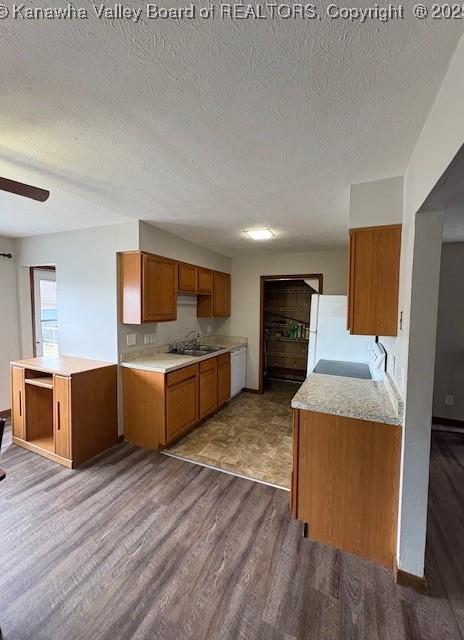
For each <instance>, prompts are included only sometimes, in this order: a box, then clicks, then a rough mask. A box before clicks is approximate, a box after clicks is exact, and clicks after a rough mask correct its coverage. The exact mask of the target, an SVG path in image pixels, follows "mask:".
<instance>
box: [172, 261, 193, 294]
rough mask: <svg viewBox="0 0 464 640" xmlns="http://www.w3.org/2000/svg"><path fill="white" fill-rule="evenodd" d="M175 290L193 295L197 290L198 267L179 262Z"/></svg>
mask: <svg viewBox="0 0 464 640" xmlns="http://www.w3.org/2000/svg"><path fill="white" fill-rule="evenodd" d="M177 288H178V290H179V291H183V292H186V293H195V292H196V291H197V290H198V267H195V266H194V265H193V264H186V263H185V262H179V263H178V265H177Z"/></svg>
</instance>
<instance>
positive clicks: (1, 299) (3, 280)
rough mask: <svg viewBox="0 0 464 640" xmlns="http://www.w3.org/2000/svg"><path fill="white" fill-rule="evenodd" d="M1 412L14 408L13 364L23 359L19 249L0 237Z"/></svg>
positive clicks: (10, 241) (11, 241) (9, 240)
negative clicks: (11, 382) (2, 256)
mask: <svg viewBox="0 0 464 640" xmlns="http://www.w3.org/2000/svg"><path fill="white" fill-rule="evenodd" d="M0 253H11V254H13V258H12V259H8V258H0V411H5V410H7V409H10V408H11V396H10V361H11V360H17V359H18V358H19V357H20V355H21V351H20V341H19V308H18V296H17V290H16V261H17V257H16V246H15V242H14V241H13V240H12V239H11V238H3V237H0Z"/></svg>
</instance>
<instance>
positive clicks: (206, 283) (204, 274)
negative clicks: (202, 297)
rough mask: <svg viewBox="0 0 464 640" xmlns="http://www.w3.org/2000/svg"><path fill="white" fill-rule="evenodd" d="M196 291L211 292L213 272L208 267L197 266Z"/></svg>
mask: <svg viewBox="0 0 464 640" xmlns="http://www.w3.org/2000/svg"><path fill="white" fill-rule="evenodd" d="M198 291H199V292H200V293H212V291H213V274H212V271H211V270H210V269H203V267H198Z"/></svg>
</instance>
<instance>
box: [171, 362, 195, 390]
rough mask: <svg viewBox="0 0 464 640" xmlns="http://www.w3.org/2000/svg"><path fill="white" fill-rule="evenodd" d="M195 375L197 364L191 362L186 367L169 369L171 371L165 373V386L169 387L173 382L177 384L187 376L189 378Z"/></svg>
mask: <svg viewBox="0 0 464 640" xmlns="http://www.w3.org/2000/svg"><path fill="white" fill-rule="evenodd" d="M196 375H198V365H197V364H191V365H189V366H188V367H182V368H181V369H176V370H175V371H171V373H167V374H166V386H168V387H170V386H171V385H173V384H177V383H178V382H181V381H182V380H186V379H187V378H191V377H192V376H196Z"/></svg>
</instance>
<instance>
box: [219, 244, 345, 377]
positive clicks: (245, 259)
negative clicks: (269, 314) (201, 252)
mask: <svg viewBox="0 0 464 640" xmlns="http://www.w3.org/2000/svg"><path fill="white" fill-rule="evenodd" d="M347 265H348V257H347V250H346V249H343V248H342V249H335V250H330V251H317V252H316V251H315V252H307V253H291V254H256V255H243V256H239V257H236V258H233V259H232V315H231V318H230V320H229V321H228V323H226V326H225V332H227V333H230V334H231V335H237V336H245V337H247V338H248V357H247V387H249V388H251V389H258V387H259V335H260V326H259V320H260V276H272V275H298V274H317V273H322V274H323V276H324V280H323V292H324V293H328V294H344V293H346V285H347Z"/></svg>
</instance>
